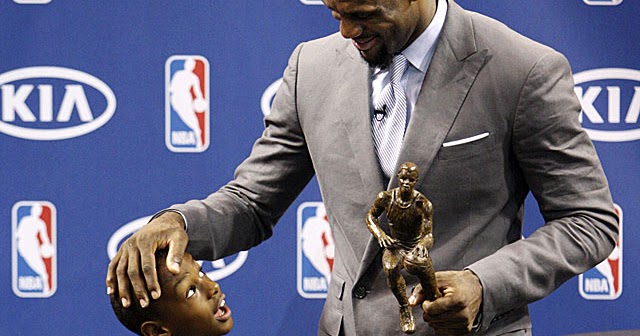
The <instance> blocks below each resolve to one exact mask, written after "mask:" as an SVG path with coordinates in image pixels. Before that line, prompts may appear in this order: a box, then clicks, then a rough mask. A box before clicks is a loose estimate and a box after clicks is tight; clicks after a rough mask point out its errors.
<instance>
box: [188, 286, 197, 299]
mask: <svg viewBox="0 0 640 336" xmlns="http://www.w3.org/2000/svg"><path fill="white" fill-rule="evenodd" d="M195 294H196V286H191V287H189V290H188V291H187V299H189V298H191V297H192V296H194V295H195Z"/></svg>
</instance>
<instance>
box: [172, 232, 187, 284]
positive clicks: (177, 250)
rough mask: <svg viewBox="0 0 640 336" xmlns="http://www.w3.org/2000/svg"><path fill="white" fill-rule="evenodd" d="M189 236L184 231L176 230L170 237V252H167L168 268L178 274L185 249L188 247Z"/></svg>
mask: <svg viewBox="0 0 640 336" xmlns="http://www.w3.org/2000/svg"><path fill="white" fill-rule="evenodd" d="M188 242H189V238H188V236H187V234H186V233H185V232H184V231H178V232H176V233H175V234H174V235H173V237H171V238H170V239H169V252H167V268H168V269H169V271H170V272H172V273H174V274H178V273H179V272H180V265H181V264H182V257H183V256H184V251H185V250H186V249H187V243H188Z"/></svg>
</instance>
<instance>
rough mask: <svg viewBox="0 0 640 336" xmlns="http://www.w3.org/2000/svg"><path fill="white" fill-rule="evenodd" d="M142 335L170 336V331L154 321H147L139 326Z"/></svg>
mask: <svg viewBox="0 0 640 336" xmlns="http://www.w3.org/2000/svg"><path fill="white" fill-rule="evenodd" d="M140 331H142V335H144V336H171V331H170V330H169V329H167V328H165V327H163V326H161V325H160V324H159V323H158V322H156V321H147V322H144V323H143V324H142V326H140Z"/></svg>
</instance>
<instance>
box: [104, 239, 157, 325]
mask: <svg viewBox="0 0 640 336" xmlns="http://www.w3.org/2000/svg"><path fill="white" fill-rule="evenodd" d="M166 259H167V250H157V251H156V265H158V266H157V267H158V268H160V267H162V266H161V265H166ZM129 293H133V287H132V286H131V284H129ZM109 297H110V299H111V307H112V308H113V312H114V313H115V314H116V317H117V318H118V320H119V321H120V323H122V325H124V326H125V327H126V328H127V329H129V330H131V331H133V332H134V333H136V334H138V335H142V330H141V327H142V324H143V323H144V322H147V321H153V320H156V319H157V318H158V315H157V312H156V310H155V307H154V306H155V305H154V304H153V300H150V302H149V305H148V306H147V308H142V307H141V306H140V302H139V301H138V300H135V299H134V300H131V303H130V304H129V308H125V307H123V306H122V301H121V300H120V297H119V296H118V284H117V283H116V284H115V290H114V291H113V294H111V295H109Z"/></svg>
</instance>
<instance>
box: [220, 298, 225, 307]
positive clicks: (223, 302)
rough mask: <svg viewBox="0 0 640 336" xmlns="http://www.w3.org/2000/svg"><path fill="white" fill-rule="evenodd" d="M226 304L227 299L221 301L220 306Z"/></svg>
mask: <svg viewBox="0 0 640 336" xmlns="http://www.w3.org/2000/svg"><path fill="white" fill-rule="evenodd" d="M225 304H226V302H225V300H222V301H220V308H222V307H224V305H225Z"/></svg>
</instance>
